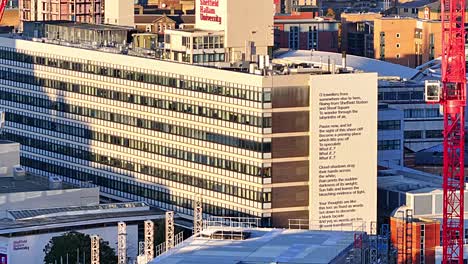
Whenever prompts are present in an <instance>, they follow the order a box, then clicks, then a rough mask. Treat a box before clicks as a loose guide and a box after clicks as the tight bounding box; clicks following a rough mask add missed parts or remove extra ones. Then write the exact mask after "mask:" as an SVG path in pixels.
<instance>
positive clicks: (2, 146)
mask: <svg viewBox="0 0 468 264" xmlns="http://www.w3.org/2000/svg"><path fill="white" fill-rule="evenodd" d="M0 114H1V113H0ZM0 134H1V127H0ZM19 151H20V145H19V144H18V143H15V142H12V141H6V140H0V177H13V176H14V170H15V168H17V167H19V165H20V160H19Z"/></svg>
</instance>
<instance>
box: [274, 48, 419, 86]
mask: <svg viewBox="0 0 468 264" xmlns="http://www.w3.org/2000/svg"><path fill="white" fill-rule="evenodd" d="M329 59H330V63H335V64H336V65H337V66H340V67H341V65H342V54H341V53H333V52H325V51H313V52H311V51H310V50H296V51H292V50H291V51H288V52H285V53H283V54H281V55H279V56H278V57H277V59H276V60H277V61H286V62H291V63H322V64H326V63H328V60H329ZM346 66H347V68H351V69H353V70H360V71H363V72H377V73H378V75H379V77H381V76H400V77H401V78H406V79H411V78H412V77H413V76H415V75H416V74H417V73H418V70H416V69H413V68H409V67H405V66H401V65H398V64H393V63H390V62H385V61H381V60H376V59H371V58H366V57H359V56H354V55H347V56H346Z"/></svg>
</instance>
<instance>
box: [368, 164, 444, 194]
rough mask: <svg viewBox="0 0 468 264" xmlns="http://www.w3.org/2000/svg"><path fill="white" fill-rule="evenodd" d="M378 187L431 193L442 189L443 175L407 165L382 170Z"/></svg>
mask: <svg viewBox="0 0 468 264" xmlns="http://www.w3.org/2000/svg"><path fill="white" fill-rule="evenodd" d="M378 173H379V175H378V177H377V188H378V189H381V190H387V191H395V192H402V193H412V194H417V193H430V192H434V191H437V192H439V191H440V190H442V177H440V176H437V175H434V174H430V173H426V172H422V171H418V170H413V169H410V168H406V167H401V166H399V167H397V168H391V169H388V170H380V171H379V172H378Z"/></svg>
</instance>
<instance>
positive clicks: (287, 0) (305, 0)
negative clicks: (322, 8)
mask: <svg viewBox="0 0 468 264" xmlns="http://www.w3.org/2000/svg"><path fill="white" fill-rule="evenodd" d="M274 4H275V7H276V13H277V14H290V13H292V12H295V11H301V10H304V9H305V10H307V9H308V10H310V9H314V8H317V6H318V4H319V2H318V1H317V0H274ZM305 10H304V11H305ZM317 10H318V9H317Z"/></svg>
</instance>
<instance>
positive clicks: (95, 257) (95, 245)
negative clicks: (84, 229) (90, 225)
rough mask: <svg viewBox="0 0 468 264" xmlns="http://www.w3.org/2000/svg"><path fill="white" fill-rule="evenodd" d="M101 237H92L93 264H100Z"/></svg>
mask: <svg viewBox="0 0 468 264" xmlns="http://www.w3.org/2000/svg"><path fill="white" fill-rule="evenodd" d="M99 255H100V254H99V236H98V235H92V236H91V264H99V263H100V261H99Z"/></svg>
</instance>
